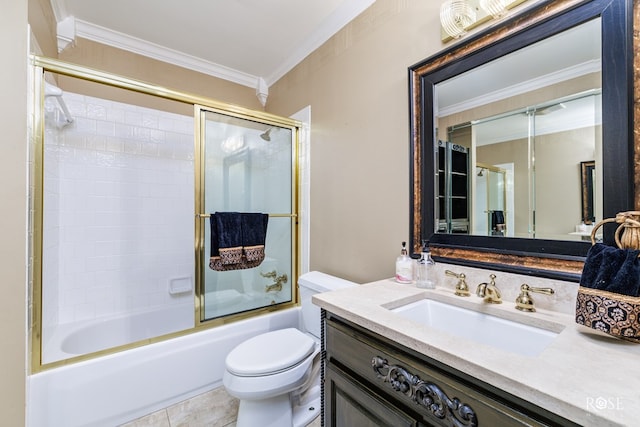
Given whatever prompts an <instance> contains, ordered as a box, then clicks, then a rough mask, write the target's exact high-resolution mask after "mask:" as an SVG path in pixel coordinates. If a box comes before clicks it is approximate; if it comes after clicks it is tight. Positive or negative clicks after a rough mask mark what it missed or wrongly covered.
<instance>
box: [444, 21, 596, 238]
mask: <svg viewBox="0 0 640 427" xmlns="http://www.w3.org/2000/svg"><path fill="white" fill-rule="evenodd" d="M600 27H601V23H600V19H599V18H598V19H594V20H592V21H589V22H586V23H584V24H582V25H579V26H577V27H574V28H572V29H570V30H567V31H564V32H563V33H561V34H558V35H555V36H553V37H550V38H547V39H545V40H542V41H540V42H538V43H536V44H534V45H531V46H529V47H527V48H525V49H521V50H518V51H516V52H514V53H511V54H509V55H507V56H505V57H502V58H499V59H497V60H494V61H492V62H490V63H488V64H486V65H483V66H481V67H476V68H474V69H472V70H471V71H469V72H466V73H464V74H460V75H458V76H455V77H453V78H451V79H448V80H445V81H443V82H441V83H438V84H437V85H435V88H434V116H435V117H434V120H435V124H436V138H437V139H438V144H436V149H437V153H434V157H435V162H436V168H435V169H436V171H437V173H436V180H435V181H436V182H435V197H436V203H435V209H434V211H435V222H434V224H435V230H434V231H436V232H438V233H455V234H471V235H478V236H500V237H520V238H539V239H551V240H581V239H584V238H585V237H588V235H589V232H590V229H589V228H588V224H590V223H591V222H593V221H596V222H597V221H598V220H599V219H601V218H602V198H603V194H602V193H603V187H602V177H601V173H602V172H601V171H602V170H603V168H602V117H601V111H602V107H601V105H602V99H601V86H602V84H601V53H600V50H601V43H600V39H601V37H600V36H601V35H600ZM478 82H482V85H479V84H478ZM594 159H595V160H594ZM588 161H591V162H593V168H592V169H591V174H592V175H591V176H592V179H591V181H590V183H591V187H590V193H589V194H590V198H589V197H587V200H589V201H590V207H591V211H590V212H591V216H588V217H586V216H585V214H584V209H585V208H584V206H585V202H584V201H583V200H584V199H585V198H584V197H583V194H584V185H583V174H584V172H583V165H584V163H585V162H588ZM585 226H587V227H585Z"/></svg>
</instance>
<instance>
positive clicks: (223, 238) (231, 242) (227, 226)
mask: <svg viewBox="0 0 640 427" xmlns="http://www.w3.org/2000/svg"><path fill="white" fill-rule="evenodd" d="M268 222H269V215H267V214H262V213H240V212H216V213H214V214H211V216H210V219H209V224H210V226H211V256H210V260H209V267H210V268H212V269H213V270H216V271H228V270H239V269H245V268H253V267H257V266H258V265H260V263H262V261H263V260H264V257H265V242H266V238H267V224H268Z"/></svg>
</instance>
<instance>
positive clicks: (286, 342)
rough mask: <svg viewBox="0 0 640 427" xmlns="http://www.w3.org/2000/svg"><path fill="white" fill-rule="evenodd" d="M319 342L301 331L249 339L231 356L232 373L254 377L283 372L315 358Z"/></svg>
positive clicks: (268, 333) (263, 335) (228, 364)
mask: <svg viewBox="0 0 640 427" xmlns="http://www.w3.org/2000/svg"><path fill="white" fill-rule="evenodd" d="M314 348H315V341H314V340H313V339H312V338H311V337H310V336H308V335H305V334H304V333H302V332H300V331H299V330H298V329H294V328H287V329H280V330H277V331H272V332H267V333H265V334H261V335H258V336H255V337H253V338H250V339H248V340H247V341H245V342H243V343H242V344H240V345H238V346H237V347H236V348H234V349H233V350H232V351H231V353H229V355H228V356H227V360H226V365H227V370H229V372H231V373H233V374H236V375H241V376H242V375H244V376H254V375H264V374H270V373H275V372H278V371H282V370H283V369H287V368H289V367H291V366H294V365H296V364H297V363H299V362H301V361H302V360H304V359H305V358H306V357H307V356H309V355H311V354H312V353H313V351H314Z"/></svg>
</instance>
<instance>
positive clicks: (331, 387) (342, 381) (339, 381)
mask: <svg viewBox="0 0 640 427" xmlns="http://www.w3.org/2000/svg"><path fill="white" fill-rule="evenodd" d="M324 387H325V411H324V417H325V418H324V421H325V423H324V424H325V426H330V427H383V426H384V427H387V426H393V427H418V426H420V427H423V426H424V424H421V423H418V422H417V421H416V420H415V419H414V418H413V417H412V416H411V415H409V414H406V413H404V412H402V411H400V410H399V409H398V408H397V407H395V406H394V405H393V404H391V403H390V402H387V401H386V400H384V399H382V398H380V396H379V395H376V394H375V392H374V391H373V390H371V389H370V388H369V387H367V386H366V385H364V384H362V383H360V382H359V381H357V380H356V379H354V378H353V377H351V376H350V375H348V374H347V373H346V372H344V371H342V370H341V369H340V368H339V367H337V366H335V365H332V364H327V369H326V376H325V383H324Z"/></svg>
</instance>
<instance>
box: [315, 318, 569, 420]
mask: <svg viewBox="0 0 640 427" xmlns="http://www.w3.org/2000/svg"><path fill="white" fill-rule="evenodd" d="M323 319H324V320H323V329H324V330H323V332H324V339H323V346H324V348H323V350H324V355H325V358H324V366H323V369H324V376H323V378H324V381H323V397H324V399H323V402H324V406H323V417H324V426H326V427H328V426H331V427H367V426H393V427H399V426H456V427H457V426H481V427H507V426H573V425H577V424H574V423H572V422H570V421H569V420H566V419H563V418H561V417H559V416H557V415H555V414H553V413H551V412H549V411H547V410H545V409H543V408H540V407H538V406H535V405H532V404H531V403H529V402H526V401H524V400H522V399H520V398H517V397H515V396H512V395H510V394H508V393H505V392H504V391H502V390H500V389H497V388H495V387H493V386H491V385H490V384H487V383H484V382H481V381H479V380H477V379H475V378H473V377H472V376H469V375H467V374H464V373H462V372H460V371H457V370H455V369H453V368H451V367H449V366H446V365H444V364H442V363H440V362H438V361H436V360H434V359H431V358H429V357H427V356H424V355H422V354H420V353H417V352H415V351H413V350H411V349H409V348H406V347H403V346H401V345H398V344H397V343H395V342H392V341H390V340H388V339H386V338H384V337H382V336H380V335H377V334H374V333H372V332H371V331H368V330H367V329H364V328H362V327H359V326H357V325H355V324H353V323H351V322H348V321H346V320H344V319H341V318H340V317H337V316H335V315H333V314H331V313H328V312H325V313H324V315H323Z"/></svg>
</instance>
